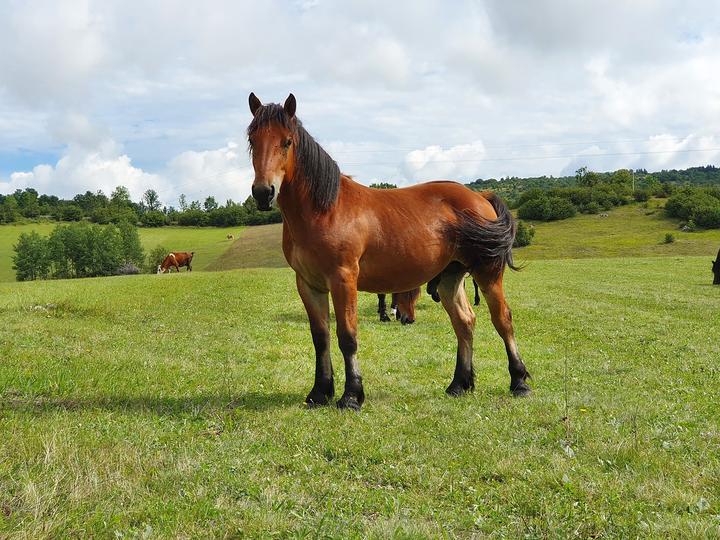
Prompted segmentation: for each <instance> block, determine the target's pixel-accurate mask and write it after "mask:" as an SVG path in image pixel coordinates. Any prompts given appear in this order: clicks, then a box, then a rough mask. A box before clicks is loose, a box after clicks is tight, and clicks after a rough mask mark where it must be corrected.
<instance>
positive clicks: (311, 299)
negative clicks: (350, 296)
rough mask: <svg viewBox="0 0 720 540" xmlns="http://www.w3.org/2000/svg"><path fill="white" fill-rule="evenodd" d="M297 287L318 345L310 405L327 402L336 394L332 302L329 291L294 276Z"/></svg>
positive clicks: (325, 403) (314, 342)
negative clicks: (332, 352) (331, 326)
mask: <svg viewBox="0 0 720 540" xmlns="http://www.w3.org/2000/svg"><path fill="white" fill-rule="evenodd" d="M295 279H296V282H297V290H298V292H299V293H300V298H301V299H302V301H303V304H304V305H305V311H307V315H308V319H309V321H310V334H311V335H312V340H313V345H314V346H315V383H314V384H313V387H312V390H310V393H309V394H308V395H307V397H306V398H305V403H307V404H308V406H309V407H318V406H321V405H327V404H328V403H330V400H331V399H332V398H333V396H334V395H335V382H334V380H333V369H332V362H331V361H330V328H329V325H328V322H329V320H330V304H329V302H328V293H327V291H325V292H323V291H318V290H317V289H314V288H313V287H311V286H310V285H309V284H308V283H307V282H306V281H305V280H304V279H303V278H301V277H300V276H298V275H297V274H296V275H295Z"/></svg>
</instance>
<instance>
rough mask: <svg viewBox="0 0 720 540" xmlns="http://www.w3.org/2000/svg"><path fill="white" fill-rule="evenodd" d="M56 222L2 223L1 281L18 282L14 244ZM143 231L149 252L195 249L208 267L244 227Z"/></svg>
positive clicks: (198, 262) (197, 263)
mask: <svg viewBox="0 0 720 540" xmlns="http://www.w3.org/2000/svg"><path fill="white" fill-rule="evenodd" d="M56 225H57V224H56V223H48V222H43V223H26V224H21V225H0V282H3V281H15V271H14V270H13V269H12V256H13V246H14V245H15V244H16V243H17V239H18V237H19V236H20V234H22V233H23V232H26V233H29V232H30V231H33V230H35V231H37V232H38V233H40V234H42V235H44V236H47V235H48V234H50V232H52V230H53V229H54V228H55V226H56ZM139 232H140V240H141V241H142V244H143V247H144V248H145V252H146V253H149V252H150V251H151V250H152V249H153V248H154V247H155V246H158V245H163V246H165V247H166V248H168V249H169V250H172V251H194V252H195V257H194V258H193V269H194V270H205V269H206V268H207V267H208V266H211V265H212V264H214V263H215V261H216V260H217V259H218V257H220V255H222V254H223V253H224V252H225V251H226V250H227V249H228V248H229V247H230V246H231V245H232V241H231V240H228V239H227V235H228V234H232V235H234V236H235V238H238V237H239V236H241V235H242V227H232V228H227V229H225V228H215V227H161V228H157V229H145V228H141V229H139Z"/></svg>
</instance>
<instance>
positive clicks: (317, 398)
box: [305, 392, 332, 409]
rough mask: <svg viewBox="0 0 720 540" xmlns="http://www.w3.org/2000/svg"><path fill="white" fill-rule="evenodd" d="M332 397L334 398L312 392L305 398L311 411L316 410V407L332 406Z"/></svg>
mask: <svg viewBox="0 0 720 540" xmlns="http://www.w3.org/2000/svg"><path fill="white" fill-rule="evenodd" d="M331 397H332V396H327V395H325V394H323V393H322V392H310V393H309V394H308V396H307V397H306V398H305V405H307V406H308V407H309V408H311V409H314V408H315V407H324V406H325V405H328V404H330V398H331Z"/></svg>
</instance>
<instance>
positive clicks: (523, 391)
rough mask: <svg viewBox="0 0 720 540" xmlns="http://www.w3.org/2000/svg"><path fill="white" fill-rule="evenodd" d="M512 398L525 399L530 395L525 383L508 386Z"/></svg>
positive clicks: (530, 391) (530, 392)
mask: <svg viewBox="0 0 720 540" xmlns="http://www.w3.org/2000/svg"><path fill="white" fill-rule="evenodd" d="M510 391H511V392H512V395H513V397H527V396H529V395H530V394H532V390H531V389H530V387H529V386H528V385H527V384H525V382H524V381H523V382H519V383H517V384H515V385H511V386H510Z"/></svg>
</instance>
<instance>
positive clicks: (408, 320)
mask: <svg viewBox="0 0 720 540" xmlns="http://www.w3.org/2000/svg"><path fill="white" fill-rule="evenodd" d="M419 298H420V287H417V288H415V289H413V290H412V291H405V292H401V293H392V295H391V299H390V309H391V310H392V312H393V315H395V318H396V319H397V320H398V321H400V322H401V323H402V324H412V323H414V322H415V306H416V305H417V302H418V299H419ZM378 314H379V315H380V320H381V321H382V322H387V321H389V320H390V316H389V315H388V312H387V303H386V295H385V293H381V294H378Z"/></svg>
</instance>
